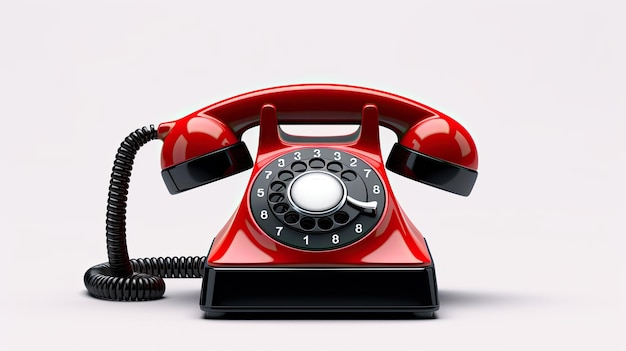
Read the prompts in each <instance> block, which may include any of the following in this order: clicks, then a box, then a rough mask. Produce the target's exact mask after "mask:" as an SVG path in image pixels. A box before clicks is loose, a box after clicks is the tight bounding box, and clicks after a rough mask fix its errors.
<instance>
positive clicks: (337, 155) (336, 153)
mask: <svg viewBox="0 0 626 351" xmlns="http://www.w3.org/2000/svg"><path fill="white" fill-rule="evenodd" d="M334 159H335V161H339V160H341V152H339V151H335V157H334Z"/></svg>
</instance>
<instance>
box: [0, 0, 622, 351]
mask: <svg viewBox="0 0 626 351" xmlns="http://www.w3.org/2000/svg"><path fill="white" fill-rule="evenodd" d="M227 3H228V4H227ZM504 3H505V2H502V1H454V2H453V1H447V2H446V1H413V2H409V1H406V2H391V1H387V2H384V4H383V2H382V1H381V2H364V1H354V2H348V1H345V2H341V1H329V2H325V1H313V2H272V1H258V2H248V3H245V2H235V1H232V2H226V1H220V2H217V1H215V2H209V1H195V2H193V1H176V2H175V1H128V0H126V1H106V2H93V1H92V2H87V1H65V0H56V1H38V2H37V1H19V2H17V1H16V2H12V3H9V2H8V1H3V2H2V5H0V39H1V41H0V63H1V65H0V93H1V94H0V115H1V116H2V117H1V118H2V136H1V138H0V143H1V145H0V150H2V166H1V167H2V168H1V169H2V172H1V173H0V174H2V175H1V177H2V178H1V179H2V182H1V185H2V196H1V208H0V210H1V211H0V219H1V235H2V237H1V238H2V240H1V242H0V273H1V280H0V322H1V323H2V325H1V327H0V349H3V350H5V349H6V350H9V349H11V350H26V349H35V348H40V349H59V350H60V349H63V350H112V349H120V350H138V349H148V348H149V349H152V350H201V349H203V350H320V349H325V350H331V349H337V350H370V349H372V350H382V349H388V350H409V349H411V350H417V349H423V350H428V349H463V350H465V349H480V350H484V349H495V350H506V349H508V350H511V349H516V350H517V349H519V350H529V349H548V350H553V349H597V350H611V349H615V350H616V349H623V347H624V339H623V336H621V335H619V330H622V328H618V324H622V325H623V324H624V323H623V319H624V312H626V306H625V298H624V296H626V276H625V268H626V264H625V260H624V255H623V250H624V246H625V244H626V240H624V236H625V235H626V233H624V229H623V220H622V218H623V216H624V214H625V213H626V212H625V209H626V203H625V186H624V180H623V179H624V175H623V171H624V168H625V167H624V163H625V161H626V160H625V158H624V150H625V147H624V132H623V127H622V126H623V125H624V123H623V120H624V118H625V114H626V103H625V101H626V99H625V92H626V89H625V83H624V82H625V81H626V70H625V68H624V65H625V62H626V49H625V46H624V45H625V42H626V41H625V39H624V33H626V25H625V24H624V23H626V22H625V21H624V20H623V14H624V13H625V9H624V7H623V6H622V5H620V2H619V1H614V2H609V1H588V2H583V1H515V2H508V3H506V4H504ZM305 82H328V83H344V84H353V85H361V86H366V87H371V88H375V89H380V90H386V91H389V92H392V93H396V94H400V95H403V96H406V97H408V98H411V99H415V100H417V101H420V102H422V103H425V104H427V105H429V106H432V107H433V108H435V109H438V110H440V111H442V112H444V113H446V114H448V115H450V116H452V117H453V118H455V119H457V120H458V121H460V122H461V123H462V124H463V125H464V126H466V127H467V129H468V130H469V131H470V132H471V133H472V135H473V137H474V139H475V141H476V144H477V146H478V150H479V157H480V166H479V178H478V182H477V184H476V187H475V188H474V192H473V193H472V195H471V196H470V197H468V198H463V197H459V196H455V195H451V194H448V193H444V192H442V191H438V190H436V189H433V188H429V187H426V186H424V185H421V184H418V183H415V182H413V181H411V180H408V179H405V178H401V177H399V176H396V175H394V174H391V175H390V178H391V181H392V183H393V189H394V190H395V194H396V195H397V197H398V198H399V201H400V203H401V204H402V206H403V208H404V209H405V211H406V213H407V214H408V215H409V216H410V218H411V219H412V220H413V222H414V223H415V224H416V225H417V226H418V228H419V229H420V230H421V231H422V233H423V234H424V235H425V236H426V237H427V238H428V240H429V244H430V247H431V250H432V252H433V256H434V258H435V260H436V261H437V264H438V266H437V268H438V271H437V274H438V282H439V288H440V297H441V309H440V311H439V312H438V313H437V315H438V318H437V319H435V320H306V319H303V320H269V321H264V320H261V321H258V320H257V321H241V320H226V321H224V320H205V319H203V314H202V312H201V311H200V309H199V307H198V295H199V289H200V280H186V281H184V280H183V281H172V280H168V290H167V292H166V298H164V299H161V300H159V301H153V302H143V303H116V302H107V301H100V300H96V299H93V298H90V297H89V296H87V294H86V292H85V289H84V287H83V282H82V275H83V273H84V271H85V270H86V269H87V268H88V267H90V266H91V265H93V264H96V263H99V262H102V261H105V260H106V250H105V240H104V212H105V201H106V193H107V187H108V180H109V174H110V170H111V165H112V160H113V156H114V154H115V150H116V149H117V147H118V145H119V142H120V141H121V140H122V139H123V138H124V137H125V136H126V135H127V134H128V133H129V132H131V131H132V130H134V129H135V128H138V127H141V126H144V125H148V124H151V123H153V124H158V123H160V122H164V121H168V120H174V119H178V118H180V117H182V116H184V115H186V114H188V113H190V112H192V111H194V110H196V109H199V108H201V107H203V106H205V105H208V104H210V103H213V102H216V101H218V100H221V99H224V98H228V97H230V96H233V95H236V94H240V93H244V92H247V91H250V90H254V89H259V88H265V87H270V86H275V85H282V84H292V83H305ZM337 130H339V129H337ZM382 133H383V142H384V143H383V151H384V153H385V154H387V152H388V150H389V149H390V148H391V145H392V143H393V142H394V141H395V140H394V136H393V134H391V133H390V132H389V131H386V130H384V131H382ZM257 136H258V131H256V130H253V131H251V132H249V133H247V134H246V135H245V138H244V140H245V141H246V142H247V143H248V146H249V148H250V149H251V150H255V149H256V140H255V139H256V137H257ZM160 144H161V143H160V142H153V143H151V144H148V145H147V146H146V147H145V148H143V149H142V150H141V151H140V152H139V154H138V158H137V160H136V166H135V168H134V173H133V178H132V182H131V194H130V203H129V208H128V211H129V213H128V242H129V248H130V253H131V256H133V257H144V256H160V255H203V254H206V251H207V250H208V248H209V245H210V242H211V239H212V238H213V236H214V235H215V233H216V232H217V231H218V230H219V229H220V228H221V226H222V225H223V224H224V222H225V221H226V219H227V218H228V217H229V216H230V214H231V213H232V212H233V210H234V209H235V206H236V205H237V204H238V202H239V201H240V200H241V197H242V196H243V190H242V189H243V187H244V186H245V184H246V183H247V180H248V177H249V175H250V171H248V172H246V173H242V174H239V175H237V176H233V177H231V178H229V179H227V180H224V181H221V182H218V183H214V184H211V185H208V186H205V187H202V188H200V189H197V190H194V191H190V192H188V193H183V194H179V195H177V196H170V195H169V194H168V192H167V190H166V189H165V186H164V185H163V184H162V180H161V176H160V164H159V159H160V156H159V152H160Z"/></svg>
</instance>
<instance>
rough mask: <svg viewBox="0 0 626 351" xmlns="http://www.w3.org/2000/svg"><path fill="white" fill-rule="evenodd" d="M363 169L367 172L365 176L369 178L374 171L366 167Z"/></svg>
mask: <svg viewBox="0 0 626 351" xmlns="http://www.w3.org/2000/svg"><path fill="white" fill-rule="evenodd" d="M363 171H364V172H365V178H369V176H370V173H372V170H371V169H369V168H365V169H364V170H363Z"/></svg>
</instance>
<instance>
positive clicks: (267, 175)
mask: <svg viewBox="0 0 626 351" xmlns="http://www.w3.org/2000/svg"><path fill="white" fill-rule="evenodd" d="M271 175H272V171H265V179H270V176H271Z"/></svg>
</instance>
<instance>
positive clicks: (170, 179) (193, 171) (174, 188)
mask: <svg viewBox="0 0 626 351" xmlns="http://www.w3.org/2000/svg"><path fill="white" fill-rule="evenodd" d="M252 166H253V162H252V157H250V152H248V148H247V147H246V144H245V143H244V142H238V143H236V144H233V145H230V146H227V147H225V148H223V149H219V150H216V151H214V152H211V153H208V154H206V155H202V156H198V157H196V158H194V159H191V160H188V161H185V162H183V163H180V164H178V165H175V166H172V167H169V168H166V169H164V170H163V171H161V175H162V176H163V181H164V182H165V185H166V186H167V190H169V192H170V194H178V193H181V192H183V191H186V190H189V189H193V188H196V187H198V186H201V185H204V184H208V183H211V182H214V181H216V180H220V179H223V178H226V177H228V176H231V175H234V174H237V173H239V172H243V171H245V170H247V169H250V168H252Z"/></svg>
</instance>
